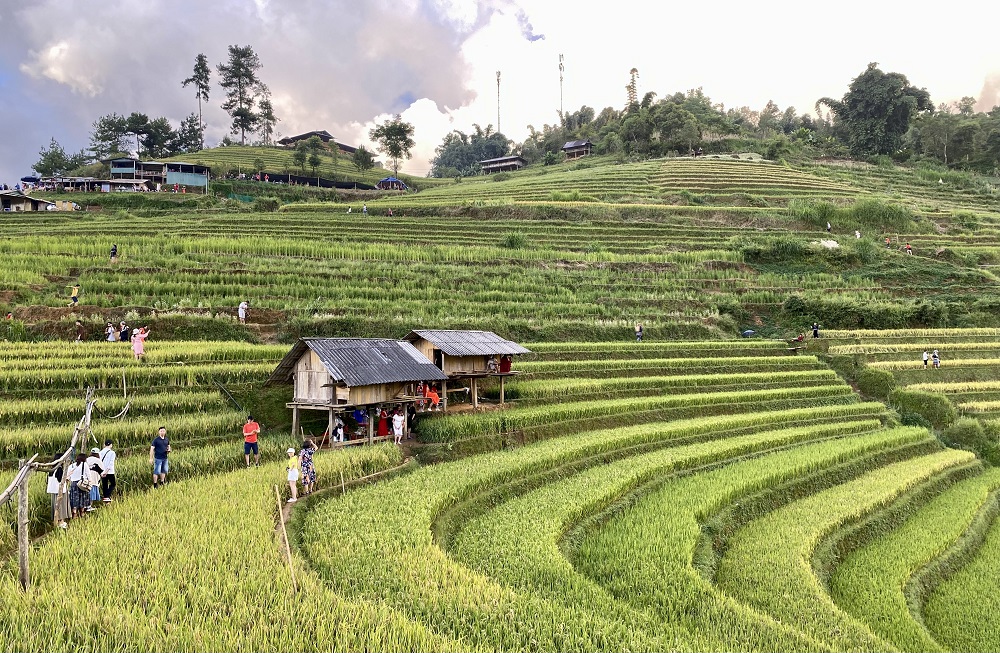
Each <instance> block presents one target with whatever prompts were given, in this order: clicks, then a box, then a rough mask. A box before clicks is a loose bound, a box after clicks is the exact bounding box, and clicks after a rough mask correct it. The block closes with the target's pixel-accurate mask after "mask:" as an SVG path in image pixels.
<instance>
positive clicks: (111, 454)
mask: <svg viewBox="0 0 1000 653" xmlns="http://www.w3.org/2000/svg"><path fill="white" fill-rule="evenodd" d="M116 460H118V453H117V452H116V451H115V450H114V443H113V442H112V441H111V440H105V441H104V448H103V449H101V466H102V467H104V471H103V472H101V500H102V501H104V503H111V502H112V501H113V499H112V498H111V495H113V494H114V493H115V488H117V487H118V482H117V481H116V480H115V461H116Z"/></svg>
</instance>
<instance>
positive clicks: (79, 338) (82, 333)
mask: <svg viewBox="0 0 1000 653" xmlns="http://www.w3.org/2000/svg"><path fill="white" fill-rule="evenodd" d="M86 337H87V331H86V330H85V329H84V328H83V322H81V321H80V320H77V321H76V342H83V340H84V338H86Z"/></svg>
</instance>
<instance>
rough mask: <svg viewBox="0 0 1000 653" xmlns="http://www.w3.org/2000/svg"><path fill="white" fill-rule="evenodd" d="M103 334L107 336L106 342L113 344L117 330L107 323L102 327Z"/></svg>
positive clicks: (116, 336)
mask: <svg viewBox="0 0 1000 653" xmlns="http://www.w3.org/2000/svg"><path fill="white" fill-rule="evenodd" d="M104 332H105V333H106V334H108V337H107V338H106V340H107V341H108V342H114V341H116V340H118V329H116V328H115V325H113V324H111V323H110V322H108V324H107V325H106V326H105V327H104Z"/></svg>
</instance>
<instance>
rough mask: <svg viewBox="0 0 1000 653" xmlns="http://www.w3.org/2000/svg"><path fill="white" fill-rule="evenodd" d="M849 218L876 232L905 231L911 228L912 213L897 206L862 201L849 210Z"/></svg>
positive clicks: (873, 201)
mask: <svg viewBox="0 0 1000 653" xmlns="http://www.w3.org/2000/svg"><path fill="white" fill-rule="evenodd" d="M850 214H851V217H852V218H854V219H855V220H856V221H858V222H860V223H861V224H863V225H867V226H868V227H870V228H872V229H876V230H879V231H881V230H885V229H891V230H895V231H906V230H908V229H911V228H913V213H912V212H911V211H910V210H909V209H908V208H906V207H904V206H900V205H899V204H890V203H888V202H882V201H879V200H876V199H864V200H861V201H859V202H856V203H855V204H854V205H853V206H851V208H850Z"/></svg>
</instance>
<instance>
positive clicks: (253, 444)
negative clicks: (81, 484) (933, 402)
mask: <svg viewBox="0 0 1000 653" xmlns="http://www.w3.org/2000/svg"><path fill="white" fill-rule="evenodd" d="M342 427H343V422H341V431H340V437H341V441H343V437H344V432H343V430H342ZM259 437H260V424H259V423H258V422H257V420H255V419H254V418H253V415H247V422H246V424H244V425H243V459H244V461H245V462H246V466H247V467H250V456H251V455H253V457H254V466H255V467H259V466H260V441H259ZM286 453H287V454H288V462H287V464H286V469H287V471H288V478H287V480H288V489H289V490H290V491H291V498H289V499H288V502H289V503H295V502H296V501H298V496H299V494H298V485H297V484H298V483H299V482H300V481H301V483H302V493H303V494H304V495H306V494H312V491H313V488H314V487H315V485H316V465H315V464H313V454H315V453H316V445H315V444H314V443H313V441H312V440H311V439H306V440H305V441H304V442H303V443H302V449H301V450H300V451H298V452H296V451H295V448H294V447H289V448H288V451H287V452H286ZM153 471H154V472H155V471H156V470H155V469H154V470H153Z"/></svg>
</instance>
